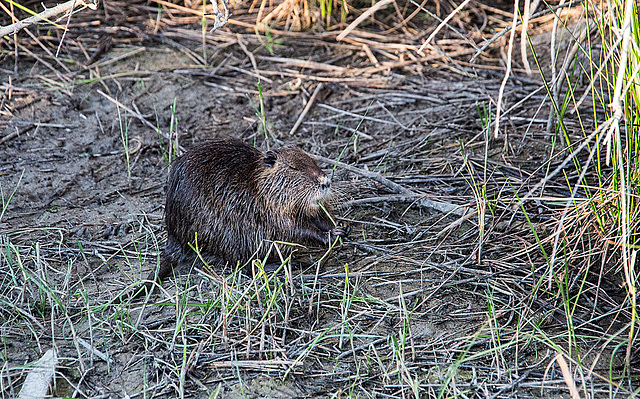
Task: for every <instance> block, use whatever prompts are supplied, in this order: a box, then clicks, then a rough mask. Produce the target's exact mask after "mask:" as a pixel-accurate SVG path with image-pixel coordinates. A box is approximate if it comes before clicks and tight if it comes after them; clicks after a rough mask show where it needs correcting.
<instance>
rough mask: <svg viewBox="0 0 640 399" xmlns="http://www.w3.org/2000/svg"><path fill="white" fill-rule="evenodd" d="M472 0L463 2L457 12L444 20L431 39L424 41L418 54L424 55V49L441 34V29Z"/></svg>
mask: <svg viewBox="0 0 640 399" xmlns="http://www.w3.org/2000/svg"><path fill="white" fill-rule="evenodd" d="M469 1H470V0H465V1H463V2H462V4H460V5H459V6H458V7H457V8H456V9H455V10H453V11H452V12H451V14H449V15H447V17H446V18H445V19H444V21H442V22H440V25H438V27H437V28H436V30H434V31H433V32H431V34H430V35H429V37H428V38H427V40H425V41H424V43H422V46H420V48H419V49H418V51H417V53H418V54H420V55H422V54H423V53H422V50H424V48H425V47H426V46H427V44H429V42H430V41H431V40H433V37H434V36H435V35H436V34H437V33H438V32H440V29H442V28H443V27H444V26H445V25H447V23H448V22H449V20H450V19H451V18H453V16H454V15H456V14H457V13H458V12H459V11H460V10H462V9H463V8H464V6H466V5H467V3H468V2H469Z"/></svg>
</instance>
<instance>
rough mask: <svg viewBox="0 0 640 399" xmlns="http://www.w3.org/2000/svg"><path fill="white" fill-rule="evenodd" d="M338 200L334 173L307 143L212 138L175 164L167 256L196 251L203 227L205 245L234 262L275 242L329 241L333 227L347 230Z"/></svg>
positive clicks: (201, 245)
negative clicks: (263, 146)
mask: <svg viewBox="0 0 640 399" xmlns="http://www.w3.org/2000/svg"><path fill="white" fill-rule="evenodd" d="M330 199H331V190H330V181H329V178H328V177H327V175H326V174H325V173H324V172H323V171H322V170H321V169H320V168H319V167H318V165H317V164H316V163H315V161H314V160H313V159H312V158H311V157H309V155H307V154H306V153H304V152H303V151H302V150H300V149H297V148H290V147H287V148H281V149H278V150H274V151H268V152H266V153H263V152H261V151H259V150H257V149H255V148H254V147H251V146H249V145H247V144H245V143H243V142H242V141H239V140H234V139H224V140H215V141H210V142H207V143H205V144H203V145H201V146H199V147H198V148H196V149H194V150H191V151H189V152H187V153H186V154H184V155H183V156H181V157H179V158H178V159H177V160H176V161H175V163H174V165H173V167H172V169H171V173H170V177H169V185H168V188H167V199H166V205H165V220H166V224H167V233H168V237H167V245H166V248H165V251H164V253H163V257H164V258H165V261H166V262H169V263H172V264H173V263H175V262H177V261H178V260H179V258H180V256H182V255H184V254H185V253H192V252H193V250H192V249H191V248H190V247H189V243H191V245H193V246H194V247H195V246H196V240H195V239H196V233H197V245H198V248H199V250H200V251H202V252H203V253H206V254H209V255H213V256H215V257H218V258H220V259H221V260H223V261H227V262H231V263H232V264H235V263H236V262H238V261H239V262H241V263H244V262H246V261H248V260H249V259H251V258H252V257H253V256H254V255H256V254H257V255H258V256H260V257H262V256H264V255H265V254H266V252H267V250H268V249H269V245H270V242H273V241H284V242H291V243H298V244H303V245H324V244H327V243H328V242H329V236H330V233H331V232H333V235H334V236H336V235H344V230H343V229H341V228H337V229H335V227H334V224H333V223H332V220H331V217H329V215H331V206H330ZM319 204H321V205H322V206H320V205H319ZM323 208H324V209H323ZM169 270H170V269H169ZM161 277H164V276H161Z"/></svg>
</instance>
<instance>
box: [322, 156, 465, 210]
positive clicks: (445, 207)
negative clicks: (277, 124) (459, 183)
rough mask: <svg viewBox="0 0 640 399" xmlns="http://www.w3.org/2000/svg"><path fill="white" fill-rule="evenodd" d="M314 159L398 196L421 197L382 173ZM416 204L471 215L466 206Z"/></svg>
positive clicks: (424, 201) (421, 200) (425, 200)
mask: <svg viewBox="0 0 640 399" xmlns="http://www.w3.org/2000/svg"><path fill="white" fill-rule="evenodd" d="M313 158H315V159H317V160H319V161H322V162H326V163H329V164H333V165H337V166H339V167H341V168H343V169H346V170H348V171H349V172H353V173H357V174H359V175H360V176H364V177H368V178H369V179H371V180H374V181H377V182H378V183H380V184H382V185H383V186H386V187H387V188H389V189H390V190H391V191H393V192H394V193H396V194H403V195H415V196H416V197H420V196H421V195H420V194H418V193H415V192H413V191H411V190H409V189H408V188H405V187H403V186H401V185H399V184H397V183H394V182H392V181H391V180H389V179H386V178H384V177H382V176H381V175H380V173H376V172H370V171H368V170H363V169H360V168H356V167H355V166H352V165H349V164H346V163H344V162H339V161H334V160H332V159H329V158H325V157H323V156H320V155H313ZM415 203H416V204H417V205H420V206H424V207H427V208H432V209H435V210H437V211H440V212H445V213H452V214H454V215H458V216H465V215H466V214H467V213H469V210H468V209H467V207H466V206H462V205H455V204H449V203H446V202H440V201H433V200H430V199H428V198H418V199H416V201H415Z"/></svg>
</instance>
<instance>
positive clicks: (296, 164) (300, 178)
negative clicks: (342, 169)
mask: <svg viewBox="0 0 640 399" xmlns="http://www.w3.org/2000/svg"><path fill="white" fill-rule="evenodd" d="M261 162H262V165H261V168H260V169H261V172H260V179H259V180H260V181H261V183H262V184H261V187H260V191H261V193H262V194H264V195H265V199H267V201H268V202H269V203H270V204H271V205H272V206H274V207H275V208H276V209H278V210H279V211H282V212H284V213H286V214H289V215H293V214H299V215H307V216H315V215H318V214H319V212H323V211H322V210H321V208H320V206H319V205H318V204H319V203H320V204H322V206H324V207H326V208H328V207H329V201H330V199H331V180H330V179H329V177H328V176H327V175H326V174H325V173H324V172H323V171H322V169H320V168H319V167H318V165H317V164H316V162H315V161H314V160H313V159H312V158H311V157H310V156H309V155H307V154H306V153H305V152H304V151H302V150H300V149H298V148H293V147H286V148H281V149H278V150H274V151H267V152H266V153H265V154H264V155H263V158H262V161H261Z"/></svg>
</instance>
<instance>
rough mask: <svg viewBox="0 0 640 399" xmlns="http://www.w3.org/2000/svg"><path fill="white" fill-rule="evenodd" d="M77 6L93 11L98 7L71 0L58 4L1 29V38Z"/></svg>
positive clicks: (93, 4) (81, 0) (79, 0)
mask: <svg viewBox="0 0 640 399" xmlns="http://www.w3.org/2000/svg"><path fill="white" fill-rule="evenodd" d="M76 5H82V6H84V7H89V8H90V9H92V10H96V9H97V8H98V6H97V5H96V4H95V3H86V2H85V1H84V0H69V1H67V2H66V3H62V4H58V5H57V6H55V7H53V8H49V9H46V10H44V11H42V12H41V13H39V14H36V15H34V16H32V17H29V18H25V19H23V20H22V21H18V22H16V23H14V24H11V25H7V26H3V27H0V37H4V36H7V35H13V34H14V33H16V32H19V31H21V30H22V29H24V28H26V27H27V26H29V25H33V24H36V23H38V22H40V21H44V20H48V19H50V18H52V17H54V16H56V15H58V14H62V13H64V12H67V11H69V10H73V8H74V7H75V6H76Z"/></svg>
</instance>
